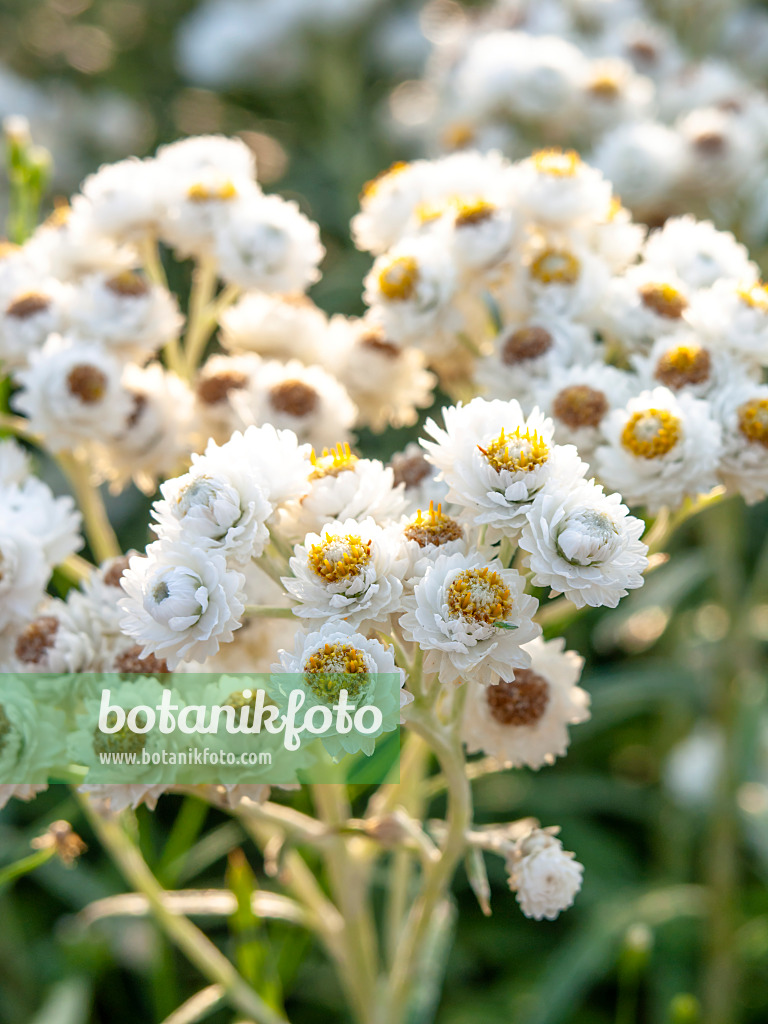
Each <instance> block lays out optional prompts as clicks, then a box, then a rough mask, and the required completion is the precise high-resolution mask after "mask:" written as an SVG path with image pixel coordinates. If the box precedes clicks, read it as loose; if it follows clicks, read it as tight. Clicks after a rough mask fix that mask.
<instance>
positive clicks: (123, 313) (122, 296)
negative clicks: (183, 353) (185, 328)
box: [71, 270, 184, 361]
mask: <svg viewBox="0 0 768 1024" xmlns="http://www.w3.org/2000/svg"><path fill="white" fill-rule="evenodd" d="M71 321H72V325H73V327H74V329H75V330H76V331H79V332H80V333H81V334H82V335H83V336H84V337H87V338H94V339H98V340H99V341H100V342H102V343H103V344H104V345H105V346H106V347H107V348H109V349H110V350H112V351H114V352H115V353H117V354H118V355H119V356H121V357H122V358H130V359H136V360H138V361H144V360H145V359H146V358H147V356H149V355H151V354H152V353H154V352H156V351H157V350H158V349H159V348H161V347H162V346H163V345H164V344H166V342H168V341H170V340H171V339H173V338H176V337H178V334H179V331H180V330H181V326H182V324H183V322H184V321H183V317H182V316H181V314H180V313H179V308H178V304H177V302H176V300H175V298H174V297H173V296H172V295H171V294H170V292H168V291H167V290H166V289H165V288H163V287H161V286H160V285H156V284H155V285H153V284H150V282H149V281H147V280H146V279H145V278H144V277H143V276H142V275H141V274H137V273H136V272H135V271H132V270H123V271H121V272H120V273H117V274H114V273H111V274H110V273H107V274H92V275H90V276H89V277H86V278H85V279H84V280H83V281H82V282H81V283H80V285H79V286H78V287H77V290H76V292H75V294H74V296H73V300H72V315H71Z"/></svg>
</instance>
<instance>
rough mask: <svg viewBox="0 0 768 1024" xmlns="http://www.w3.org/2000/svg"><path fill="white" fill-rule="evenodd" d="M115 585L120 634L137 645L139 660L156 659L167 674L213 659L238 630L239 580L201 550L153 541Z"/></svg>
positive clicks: (220, 558)
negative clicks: (118, 585)
mask: <svg viewBox="0 0 768 1024" xmlns="http://www.w3.org/2000/svg"><path fill="white" fill-rule="evenodd" d="M120 582H121V585H122V587H123V590H124V591H125V593H126V596H125V597H124V598H122V599H121V601H120V602H119V605H120V608H121V610H122V613H123V614H122V618H121V626H122V629H123V632H124V633H126V634H127V635H128V636H131V637H133V638H134V639H135V640H136V642H137V643H138V644H141V645H142V652H141V657H142V658H144V657H146V656H147V655H150V654H154V655H157V656H158V657H160V658H164V659H165V660H166V662H167V663H168V667H169V668H170V669H175V668H176V667H177V665H178V664H179V663H180V662H181V661H184V660H189V659H193V658H197V659H201V658H206V657H208V656H209V655H211V654H215V653H216V651H217V650H218V649H219V645H220V644H222V643H228V642H229V641H230V640H231V639H232V633H233V631H234V630H236V629H237V628H238V627H239V625H240V618H241V616H242V614H243V602H242V601H241V599H240V591H241V588H242V584H243V582H244V580H243V577H242V575H241V574H240V573H238V572H233V571H230V570H228V569H227V564H226V561H225V559H224V556H223V555H220V554H218V553H216V552H213V551H209V550H207V549H205V548H197V547H194V546H192V545H191V544H186V543H184V542H181V541H179V542H176V543H173V544H167V543H164V542H163V541H156V542H155V543H153V544H150V545H149V547H148V548H147V554H146V557H139V556H134V557H133V558H131V560H130V564H129V568H128V570H127V571H126V572H124V573H123V576H122V579H121V581H120Z"/></svg>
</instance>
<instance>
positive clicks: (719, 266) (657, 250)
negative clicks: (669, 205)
mask: <svg viewBox="0 0 768 1024" xmlns="http://www.w3.org/2000/svg"><path fill="white" fill-rule="evenodd" d="M643 257H644V259H645V260H647V262H648V263H651V264H653V266H655V267H659V268H663V269H664V270H666V271H668V272H671V273H672V274H674V275H676V276H677V277H678V278H679V279H680V280H681V281H682V282H683V283H684V284H685V285H687V286H688V287H689V288H694V289H698V288H711V287H712V285H714V284H715V283H716V282H717V281H718V280H720V279H721V278H730V279H732V280H734V281H742V282H746V281H755V280H756V279H757V276H758V268H757V266H756V264H754V263H753V262H752V260H750V258H749V254H748V253H747V250H746V247H745V246H743V245H741V243H739V242H737V241H736V239H735V238H734V237H733V235H732V234H731V233H730V232H729V231H718V230H717V229H716V228H715V226H714V224H712V223H711V222H710V221H708V220H695V219H694V218H693V217H691V216H685V217H670V218H669V219H668V220H667V221H665V223H664V227H663V228H661V229H660V230H657V231H652V232H651V234H650V236H649V238H648V241H647V242H646V244H645V249H644V252H643Z"/></svg>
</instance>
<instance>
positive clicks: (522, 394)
mask: <svg viewBox="0 0 768 1024" xmlns="http://www.w3.org/2000/svg"><path fill="white" fill-rule="evenodd" d="M596 354H597V347H596V345H595V342H594V340H593V337H592V332H591V331H590V330H589V329H588V328H587V327H586V326H585V325H584V324H580V323H577V322H576V321H574V320H569V319H566V318H564V317H558V316H554V317H552V316H547V315H546V314H544V315H540V314H538V315H537V314H536V313H535V312H534V313H533V314H532V315H531V316H530V317H529V318H526V319H525V320H524V321H521V322H514V323H511V324H507V325H505V326H504V328H503V329H502V330H501V332H500V333H499V336H498V337H497V338H496V340H495V342H494V351H493V353H492V354H491V355H489V356H486V357H485V358H483V359H480V360H479V361H478V365H477V371H476V379H477V382H478V384H480V385H481V387H482V388H483V393H484V395H485V396H486V397H487V398H501V399H510V398H516V399H517V400H518V401H519V402H521V403H525V404H528V400H529V399H530V398H531V397H532V394H533V392H534V389H535V388H536V385H537V383H540V382H542V381H546V380H548V378H549V377H550V376H551V375H552V373H553V372H554V371H556V370H557V369H558V368H560V367H566V366H570V365H571V364H573V363H583V362H589V361H590V360H591V359H593V358H594V357H595V355H596Z"/></svg>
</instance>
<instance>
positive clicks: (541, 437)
mask: <svg viewBox="0 0 768 1024" xmlns="http://www.w3.org/2000/svg"><path fill="white" fill-rule="evenodd" d="M443 420H444V422H445V429H444V430H443V429H441V428H440V427H438V426H437V424H436V423H435V422H434V421H433V420H428V421H427V424H426V427H425V430H426V432H427V434H429V435H430V436H431V437H433V438H434V441H423V442H422V444H423V446H424V448H425V449H426V451H427V455H428V458H429V460H430V462H432V463H433V464H434V465H435V466H437V468H438V469H440V470H441V474H442V478H443V479H444V480H445V481H446V483H447V484H448V486H449V491H448V500H449V501H451V502H453V503H454V504H456V505H458V506H460V507H461V509H462V516H463V517H464V518H465V519H466V520H467V521H469V522H473V523H476V524H477V525H480V526H483V525H485V526H488V527H490V528H491V530H492V531H495V532H496V533H498V534H511V533H514V532H515V531H516V530H519V529H520V527H521V526H522V525H523V523H524V522H525V517H526V514H527V511H528V508H529V506H530V503H531V502H532V501H533V499H534V497H535V496H536V494H537V493H538V492H539V491H540V490H541V489H542V488H543V487H544V486H545V485H546V484H547V483H549V482H550V481H553V480H556V481H558V482H559V483H560V485H561V486H563V487H569V486H572V485H573V484H574V483H575V482H576V481H577V480H579V479H580V478H581V477H582V476H583V473H584V470H585V469H586V467H585V465H584V463H583V462H581V461H580V460H579V458H578V456H577V454H576V449H575V448H573V447H572V446H571V445H564V446H559V445H555V444H553V441H552V435H553V429H552V421H551V420H548V419H545V417H544V416H542V414H541V413H540V412H539V410H538V409H535V410H534V411H533V412H532V414H531V415H530V416H529V417H528V418H527V419H526V418H525V417H524V416H523V413H522V409H521V408H520V405H519V403H518V402H516V401H514V400H512V401H509V402H502V401H500V400H498V399H497V400H494V401H492V402H487V401H485V400H484V399H482V398H476V399H474V400H473V401H471V402H470V403H469V405H461V404H459V405H457V406H453V407H450V408H448V409H445V410H444V411H443Z"/></svg>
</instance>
